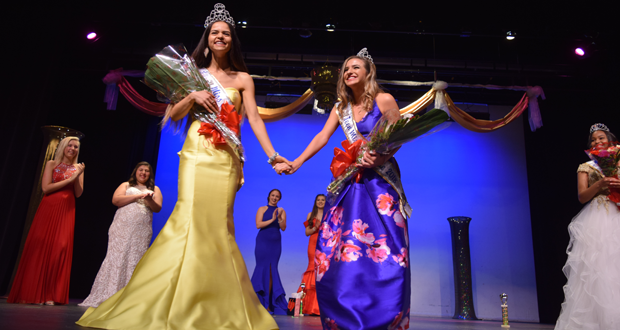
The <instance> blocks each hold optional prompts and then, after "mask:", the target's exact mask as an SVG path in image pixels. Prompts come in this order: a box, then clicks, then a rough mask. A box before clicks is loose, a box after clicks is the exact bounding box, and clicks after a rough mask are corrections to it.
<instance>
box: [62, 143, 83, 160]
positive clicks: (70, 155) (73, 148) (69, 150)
mask: <svg viewBox="0 0 620 330" xmlns="http://www.w3.org/2000/svg"><path fill="white" fill-rule="evenodd" d="M79 152H80V142H78V140H71V141H69V144H67V146H66V147H65V150H64V152H63V155H64V156H65V157H66V158H67V159H68V160H70V161H73V159H75V157H76V156H77V154H78V153H79Z"/></svg>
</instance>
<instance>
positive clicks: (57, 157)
mask: <svg viewBox="0 0 620 330" xmlns="http://www.w3.org/2000/svg"><path fill="white" fill-rule="evenodd" d="M73 140H76V141H77V142H78V151H77V154H75V157H73V164H77V162H78V161H77V160H78V156H79V155H80V139H79V138H77V137H75V136H67V137H65V138H64V139H62V140H61V141H60V143H58V147H57V148H56V153H55V154H54V162H55V163H56V165H58V164H60V163H61V162H62V158H63V157H64V155H65V148H67V146H68V145H69V142H71V141H73Z"/></svg>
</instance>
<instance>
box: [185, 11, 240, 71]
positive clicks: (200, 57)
mask: <svg viewBox="0 0 620 330" xmlns="http://www.w3.org/2000/svg"><path fill="white" fill-rule="evenodd" d="M218 22H223V21H218ZM215 23H216V22H213V23H211V24H209V25H208V26H207V28H206V29H205V32H204V33H203V34H202V37H201V38H200V42H199V43H198V46H196V49H194V52H193V53H192V58H193V59H194V61H196V65H198V67H199V68H207V67H209V64H211V60H212V59H213V52H212V51H211V49H209V53H208V54H207V56H205V49H206V48H207V47H208V46H209V34H210V33H211V28H213V24H215ZM224 23H226V25H228V28H229V29H230V39H231V40H232V45H231V47H230V51H228V64H230V69H231V70H232V71H241V72H245V73H249V71H248V67H247V66H246V65H245V62H244V61H243V54H242V53H241V42H240V41H239V37H237V31H236V30H235V27H234V26H232V25H230V23H228V22H224Z"/></svg>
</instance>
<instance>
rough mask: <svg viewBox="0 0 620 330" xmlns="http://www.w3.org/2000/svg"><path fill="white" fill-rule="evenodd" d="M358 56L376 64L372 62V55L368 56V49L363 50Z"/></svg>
mask: <svg viewBox="0 0 620 330" xmlns="http://www.w3.org/2000/svg"><path fill="white" fill-rule="evenodd" d="M357 56H358V57H361V58H364V59H367V60H369V61H370V63H373V64H374V62H373V61H372V56H370V54H368V49H366V47H364V48H362V50H360V51H359V53H357Z"/></svg>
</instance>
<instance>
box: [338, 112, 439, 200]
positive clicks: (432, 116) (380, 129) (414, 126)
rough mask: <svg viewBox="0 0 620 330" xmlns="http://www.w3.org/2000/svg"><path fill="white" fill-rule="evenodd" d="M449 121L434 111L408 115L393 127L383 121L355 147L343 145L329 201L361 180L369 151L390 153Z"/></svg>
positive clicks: (339, 152)
mask: <svg viewBox="0 0 620 330" xmlns="http://www.w3.org/2000/svg"><path fill="white" fill-rule="evenodd" d="M448 119H449V117H448V114H447V113H446V112H445V111H443V110H441V109H433V110H431V111H429V112H427V113H425V114H424V115H422V116H411V115H405V116H402V117H401V118H400V119H399V120H397V121H396V122H394V123H390V122H389V121H388V119H387V118H386V117H381V119H379V121H378V122H377V123H376V124H375V127H374V128H373V129H372V131H371V132H370V133H369V134H368V136H367V137H366V139H360V140H357V141H355V143H350V142H349V141H348V140H344V141H342V147H343V149H344V150H340V149H338V148H334V159H333V160H332V164H331V166H330V168H331V171H332V174H333V175H334V181H332V183H330V184H329V186H328V187H327V193H328V196H327V199H328V201H329V202H330V203H331V202H333V201H334V200H335V199H336V197H337V196H338V195H340V193H341V192H342V190H343V189H344V186H345V185H346V184H347V182H349V181H350V180H351V179H353V178H355V177H357V180H359V179H360V178H361V173H362V171H361V170H362V169H361V168H359V167H357V166H356V164H360V163H361V160H362V158H363V156H364V153H365V152H366V151H375V152H377V153H387V152H390V151H391V150H394V149H396V148H398V147H400V146H402V145H403V144H405V143H407V142H410V141H412V140H414V139H416V138H418V137H420V136H422V135H424V134H426V133H429V132H430V131H431V130H432V129H433V128H436V127H437V126H438V125H440V124H441V123H444V122H445V121H447V120H448ZM439 130H440V129H437V128H436V129H435V131H439Z"/></svg>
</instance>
